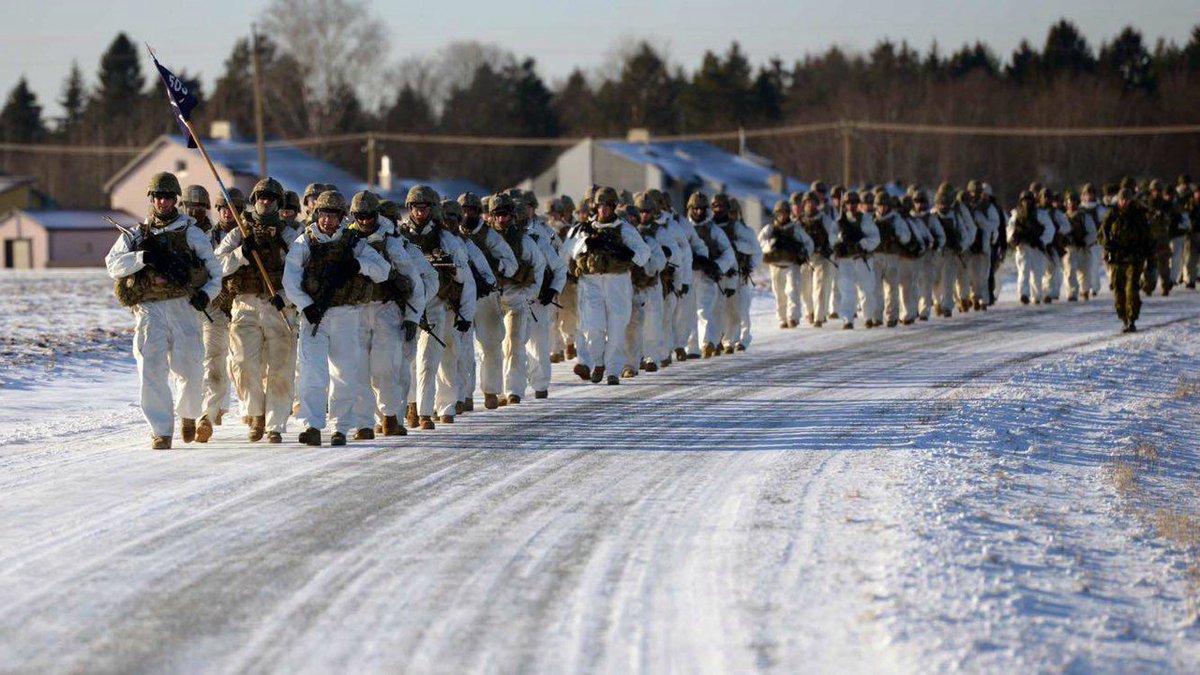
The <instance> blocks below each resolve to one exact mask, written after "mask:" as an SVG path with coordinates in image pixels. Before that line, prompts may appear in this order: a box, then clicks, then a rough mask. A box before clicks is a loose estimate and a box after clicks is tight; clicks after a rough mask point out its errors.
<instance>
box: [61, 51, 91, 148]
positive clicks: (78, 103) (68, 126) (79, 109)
mask: <svg viewBox="0 0 1200 675" xmlns="http://www.w3.org/2000/svg"><path fill="white" fill-rule="evenodd" d="M87 96H88V92H87V85H85V84H84V82H83V70H82V69H81V68H80V67H79V62H78V61H73V62H71V72H70V73H69V74H68V75H67V79H66V80H65V81H64V82H63V89H62V98H60V99H59V100H58V102H59V105H61V106H62V108H63V116H62V120H61V121H60V122H59V128H58V131H59V132H60V133H61V134H63V135H64V136H66V135H69V134H70V133H71V132H72V131H74V130H75V129H76V128H77V127H78V126H79V121H80V120H81V119H82V118H83V111H84V107H85V106H86V105H87Z"/></svg>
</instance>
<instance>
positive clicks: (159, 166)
mask: <svg viewBox="0 0 1200 675" xmlns="http://www.w3.org/2000/svg"><path fill="white" fill-rule="evenodd" d="M204 148H205V149H206V150H208V154H209V156H210V157H211V158H212V161H213V165H214V166H215V167H216V169H217V173H218V174H220V176H221V180H222V181H224V183H225V185H226V187H236V188H238V189H240V190H242V191H243V192H244V193H246V194H247V195H249V194H250V190H251V189H252V188H253V187H254V184H255V183H257V182H258V179H259V175H260V173H259V168H258V149H257V146H256V145H255V144H254V142H253V141H251V140H244V139H239V140H233V139H227V138H212V139H206V140H205V141H204ZM266 153H267V173H268V174H270V175H271V176H272V177H274V178H275V179H276V180H278V181H279V182H280V183H282V184H283V187H284V189H285V190H294V191H295V192H297V193H298V194H301V195H303V194H304V188H305V186H306V185H308V184H309V183H332V184H334V185H336V186H337V187H338V189H339V190H341V192H342V194H344V195H345V196H346V198H347V199H349V198H350V197H351V195H353V194H354V193H355V192H358V191H360V190H365V189H367V183H366V181H364V180H362V179H361V178H359V177H357V176H355V175H353V174H351V173H349V172H348V171H346V170H344V169H341V168H339V167H337V166H335V165H333V164H330V163H329V162H326V161H324V160H322V159H319V158H317V157H316V156H314V155H311V154H309V153H308V152H305V151H304V150H301V149H300V148H297V147H294V146H290V145H288V146H281V147H268V148H267V149H266ZM159 171H170V172H172V173H174V174H175V175H176V176H177V177H178V178H179V183H180V185H181V186H187V185H190V184H199V185H203V186H204V187H205V188H206V189H207V190H208V194H209V196H210V197H211V198H212V199H213V200H214V201H215V200H216V198H217V195H219V194H220V193H219V192H218V190H217V182H216V181H215V180H214V179H213V177H212V172H211V171H209V169H208V167H207V166H206V165H205V163H204V158H203V157H202V156H201V155H200V151H199V150H196V149H194V148H188V147H187V143H186V142H185V141H184V139H183V137H182V136H176V135H163V136H159V137H158V138H157V139H155V140H154V141H153V142H151V143H150V145H148V146H146V148H145V149H144V150H143V151H142V152H141V153H140V154H138V155H137V156H136V157H134V158H133V159H132V160H130V161H129V163H127V164H126V165H125V166H124V167H122V168H121V169H120V170H118V171H117V172H116V173H115V174H113V176H112V177H111V178H109V179H108V182H106V183H105V184H104V190H105V192H107V193H108V195H109V206H110V207H111V208H113V209H117V210H124V211H129V212H130V213H141V212H143V211H145V209H146V204H147V201H146V185H147V184H148V183H149V181H150V177H151V176H153V175H154V174H156V173H158V172H159ZM418 183H425V184H426V185H430V186H432V187H433V188H434V189H435V190H437V191H438V193H439V194H443V195H448V196H450V197H457V196H458V195H459V194H460V193H462V192H468V191H471V192H476V193H478V194H479V195H480V196H483V195H485V194H487V190H486V188H484V187H482V186H480V185H477V184H476V183H473V182H471V181H468V180H463V179H444V180H433V179H430V180H422V179H416V178H390V186H384V187H380V186H376V188H375V189H374V191H375V192H376V193H377V194H379V195H380V196H381V197H383V198H384V199H398V200H400V201H403V200H404V197H405V195H406V194H407V192H408V189H409V188H410V187H412V186H413V185H416V184H418Z"/></svg>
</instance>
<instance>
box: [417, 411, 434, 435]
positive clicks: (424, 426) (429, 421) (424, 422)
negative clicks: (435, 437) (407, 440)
mask: <svg viewBox="0 0 1200 675" xmlns="http://www.w3.org/2000/svg"><path fill="white" fill-rule="evenodd" d="M419 419H420V424H421V430H422V431H433V430H434V426H433V418H432V417H430V416H429V415H421V417H420V418H419Z"/></svg>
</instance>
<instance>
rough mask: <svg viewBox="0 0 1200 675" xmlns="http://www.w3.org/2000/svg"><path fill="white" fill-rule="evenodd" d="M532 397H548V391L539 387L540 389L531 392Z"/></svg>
mask: <svg viewBox="0 0 1200 675" xmlns="http://www.w3.org/2000/svg"><path fill="white" fill-rule="evenodd" d="M533 397H534V398H550V391H549V390H547V389H541V390H538V391H535V392H533Z"/></svg>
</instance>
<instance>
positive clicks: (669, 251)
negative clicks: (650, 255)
mask: <svg viewBox="0 0 1200 675" xmlns="http://www.w3.org/2000/svg"><path fill="white" fill-rule="evenodd" d="M662 249H663V255H665V256H667V257H668V258H670V257H671V249H670V248H669V247H667V246H663V247H662Z"/></svg>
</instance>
